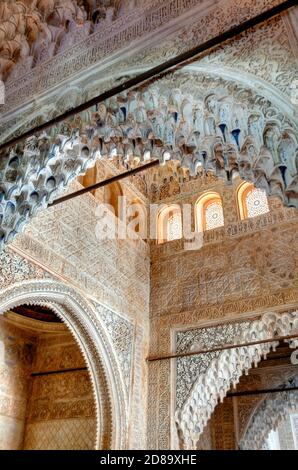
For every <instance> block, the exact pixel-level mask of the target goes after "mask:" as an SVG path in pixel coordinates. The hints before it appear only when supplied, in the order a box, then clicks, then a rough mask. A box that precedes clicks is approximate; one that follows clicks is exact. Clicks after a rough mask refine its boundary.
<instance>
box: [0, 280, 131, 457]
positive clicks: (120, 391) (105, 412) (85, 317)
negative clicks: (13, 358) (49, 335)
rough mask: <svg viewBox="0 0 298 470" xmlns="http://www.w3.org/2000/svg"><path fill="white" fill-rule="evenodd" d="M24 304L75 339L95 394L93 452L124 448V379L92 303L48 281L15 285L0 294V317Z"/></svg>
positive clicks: (64, 287) (64, 286) (125, 428)
mask: <svg viewBox="0 0 298 470" xmlns="http://www.w3.org/2000/svg"><path fill="white" fill-rule="evenodd" d="M24 304H26V305H27V306H32V305H34V306H39V307H42V308H47V309H49V310H51V311H53V312H54V313H55V315H56V316H57V317H58V318H60V319H61V320H62V321H63V322H64V324H65V325H66V326H67V328H68V330H69V331H70V332H71V334H72V335H73V337H74V338H75V341H76V344H77V346H78V348H79V349H80V351H81V354H82V356H83V357H84V360H85V362H86V365H87V368H88V371H89V374H90V378H91V383H92V387H93V391H94V400H95V407H96V428H97V431H96V439H95V441H96V442H95V447H96V449H122V448H125V446H126V439H127V405H126V400H125V392H124V384H123V379H122V377H121V374H120V372H119V370H118V363H117V360H116V359H115V356H114V353H113V350H112V347H111V345H110V342H109V339H108V337H107V335H106V332H105V329H104V327H103V325H102V323H101V320H100V318H98V316H97V315H96V312H95V310H94V309H93V307H92V304H91V303H90V302H88V301H87V300H86V299H85V298H84V297H83V296H82V295H81V294H79V293H78V291H76V290H74V289H73V288H72V287H70V286H68V285H66V284H64V283H59V282H55V281H51V280H45V281H40V280H39V281H35V280H34V281H25V282H20V283H16V284H14V285H12V286H10V287H9V288H6V289H4V290H3V291H2V292H1V293H0V314H4V313H5V312H7V311H10V310H12V309H14V308H15V307H19V306H22V305H24ZM2 349H3V348H2Z"/></svg>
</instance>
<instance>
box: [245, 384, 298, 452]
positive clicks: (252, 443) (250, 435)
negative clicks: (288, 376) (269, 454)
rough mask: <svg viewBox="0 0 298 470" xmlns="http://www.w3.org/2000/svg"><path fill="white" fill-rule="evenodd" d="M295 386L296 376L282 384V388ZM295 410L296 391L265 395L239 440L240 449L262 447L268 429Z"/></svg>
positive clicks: (297, 406) (297, 402)
mask: <svg viewBox="0 0 298 470" xmlns="http://www.w3.org/2000/svg"><path fill="white" fill-rule="evenodd" d="M297 386H298V377H297V376H296V377H294V378H293V379H292V380H288V381H287V382H285V383H284V384H283V388H290V387H297ZM297 410H298V394H297V393H289V392H283V393H277V394H276V395H270V394H269V395H268V396H266V398H265V399H264V400H263V401H262V403H261V404H260V405H259V406H258V408H257V410H256V411H255V413H254V414H253V417H252V419H251V422H250V424H249V426H248V429H247V431H246V433H245V435H244V437H243V438H242V440H241V441H240V447H241V449H243V450H260V449H262V448H264V445H265V444H266V439H267V437H268V436H269V433H270V431H272V430H275V429H277V428H278V426H279V425H280V423H281V422H282V421H283V420H284V419H286V417H287V415H288V413H289V412H293V411H297Z"/></svg>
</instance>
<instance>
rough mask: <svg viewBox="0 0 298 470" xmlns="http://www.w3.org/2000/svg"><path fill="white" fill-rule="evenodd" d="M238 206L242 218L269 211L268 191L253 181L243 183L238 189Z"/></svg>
mask: <svg viewBox="0 0 298 470" xmlns="http://www.w3.org/2000/svg"><path fill="white" fill-rule="evenodd" d="M237 194H238V208H239V214H240V218H241V220H244V219H249V218H251V217H257V216H259V215H262V214H266V213H267V212H269V205H268V199H267V195H266V192H265V191H264V190H263V189H259V188H256V187H255V186H254V185H253V184H251V183H242V184H241V185H240V187H239V189H238V193H237Z"/></svg>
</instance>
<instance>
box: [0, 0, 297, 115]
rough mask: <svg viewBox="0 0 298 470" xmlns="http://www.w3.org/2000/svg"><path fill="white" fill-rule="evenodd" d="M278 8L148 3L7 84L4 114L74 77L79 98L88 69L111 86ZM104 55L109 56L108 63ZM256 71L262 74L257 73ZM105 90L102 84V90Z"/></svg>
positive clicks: (197, 0) (175, 0)
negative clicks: (141, 8) (99, 75)
mask: <svg viewBox="0 0 298 470" xmlns="http://www.w3.org/2000/svg"><path fill="white" fill-rule="evenodd" d="M278 3H280V2H279V1H268V0H266V1H263V2H258V3H255V2H251V1H250V2H247V5H245V8H244V6H243V3H242V2H240V1H239V2H238V3H236V4H235V1H233V2H232V1H226V0H224V1H221V2H214V1H209V2H208V1H201V0H184V1H182V2H181V1H180V0H171V1H168V2H164V3H163V4H162V5H160V2H146V5H145V6H144V9H143V11H141V10H136V11H135V12H134V13H133V14H130V16H129V17H127V18H122V19H121V20H120V21H118V22H117V21H116V22H114V24H113V26H112V28H111V26H110V25H109V26H108V27H107V30H106V31H105V30H104V29H103V30H102V31H101V32H100V33H97V36H96V37H90V38H89V39H87V40H86V39H85V40H84V41H82V42H81V43H80V44H78V45H76V46H74V47H73V48H72V49H70V50H68V51H67V53H65V54H60V55H59V56H57V57H55V58H54V59H52V60H50V61H46V62H44V63H43V64H42V65H40V66H39V67H36V68H35V70H34V73H32V72H31V73H27V74H26V75H25V76H24V77H23V78H22V85H21V87H20V83H19V79H18V80H17V81H15V82H12V83H11V84H9V86H8V87H7V96H8V99H7V106H6V110H8V109H13V108H14V107H15V106H16V105H19V104H20V103H21V102H24V100H28V98H29V97H31V96H32V95H34V96H35V97H36V96H38V94H40V93H41V92H44V91H45V90H49V89H50V88H51V87H53V86H54V85H56V84H57V83H59V82H61V81H62V80H65V79H67V78H68V77H69V76H72V81H73V78H74V77H73V76H74V75H75V74H77V80H76V82H77V84H78V86H79V87H80V88H81V93H80V94H81V95H82V90H84V87H85V84H86V83H87V80H86V78H84V74H83V73H82V71H83V70H84V69H85V70H86V68H87V69H88V68H89V70H88V72H87V73H86V75H88V77H90V72H92V66H93V68H94V65H95V64H97V67H96V68H97V70H96V74H98V72H99V70H101V69H105V76H106V77H111V78H110V80H113V79H114V77H117V76H118V77H121V76H123V75H127V74H129V73H130V74H134V73H136V71H137V70H138V68H140V67H141V68H144V67H148V66H149V65H153V64H156V63H159V62H161V61H162V60H164V59H166V58H169V57H172V56H173V55H175V54H177V53H179V52H182V51H183V50H186V49H189V48H191V47H193V46H195V45H197V44H198V43H200V42H204V41H205V40H207V39H208V38H210V37H213V36H216V35H217V34H219V33H220V32H222V31H224V30H226V29H228V28H229V27H231V26H232V25H235V24H239V23H240V22H241V21H244V20H245V19H248V18H250V17H252V16H254V15H256V14H257V13H259V12H261V11H264V10H265V9H268V8H270V7H271V6H273V5H276V4H278ZM178 18H179V20H178ZM177 20H178V21H177ZM285 21H286V22H287V28H286V33H288V34H289V36H290V38H291V42H292V43H293V41H295V38H296V36H295V30H293V26H292V24H291V22H290V20H288V19H287V16H286V20H285ZM169 31H170V33H169ZM153 32H154V34H153ZM150 33H151V34H150ZM142 35H143V37H144V40H143V39H142V38H141V37H142ZM128 45H130V47H129V48H128V47H127V46H128ZM121 48H122V54H114V57H113V56H112V55H111V54H112V53H113V52H116V51H117V49H118V50H119V49H121ZM294 48H295V47H294ZM283 53H284V51H283ZM107 55H109V56H110V59H109V60H107ZM112 60H113V63H111V61H112ZM267 60H268V61H270V60H273V61H274V60H276V57H274V58H273V57H272V56H271V57H269V56H268V55H267ZM140 64H141V65H140ZM254 71H256V73H259V72H260V73H262V72H261V71H260V68H259V69H257V68H256V69H255V70H254ZM20 72H21V71H20ZM78 72H81V73H78ZM94 72H95V71H94ZM101 75H102V74H101ZM18 78H20V76H19V77H18ZM91 82H94V80H93V79H92V80H91ZM107 86H108V84H107V83H106V84H105V85H104V87H107ZM89 88H90V86H89ZM97 91H98V85H97ZM93 93H94V92H93ZM81 99H83V96H82V98H81ZM55 101H56V100H55ZM36 110H37V108H36Z"/></svg>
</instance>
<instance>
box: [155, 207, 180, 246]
mask: <svg viewBox="0 0 298 470" xmlns="http://www.w3.org/2000/svg"><path fill="white" fill-rule="evenodd" d="M157 232H158V242H159V243H163V242H166V241H172V240H178V239H180V238H182V217H181V209H180V207H179V206H178V205H172V206H168V207H164V208H163V209H162V210H161V211H160V212H159V214H158V220H157Z"/></svg>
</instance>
